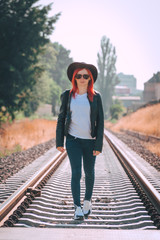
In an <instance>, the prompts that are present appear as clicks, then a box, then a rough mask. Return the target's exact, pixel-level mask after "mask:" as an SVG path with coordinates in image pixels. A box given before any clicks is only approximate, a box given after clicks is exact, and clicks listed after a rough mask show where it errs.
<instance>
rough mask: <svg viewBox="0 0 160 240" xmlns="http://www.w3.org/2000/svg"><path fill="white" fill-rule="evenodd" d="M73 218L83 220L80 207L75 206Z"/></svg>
mask: <svg viewBox="0 0 160 240" xmlns="http://www.w3.org/2000/svg"><path fill="white" fill-rule="evenodd" d="M74 219H75V220H83V219H84V214H83V212H82V208H81V207H78V206H75V213H74Z"/></svg>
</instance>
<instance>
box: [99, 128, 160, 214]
mask: <svg viewBox="0 0 160 240" xmlns="http://www.w3.org/2000/svg"><path fill="white" fill-rule="evenodd" d="M104 135H105V138H106V140H107V141H108V143H109V145H110V146H111V148H112V149H113V151H114V152H115V154H116V155H117V157H118V158H119V160H120V161H121V163H122V164H123V165H127V166H128V167H129V169H130V170H131V171H132V173H133V174H134V176H135V177H136V178H137V180H138V182H139V183H140V185H141V186H142V188H143V189H144V191H145V193H146V194H147V196H148V198H149V199H150V201H151V202H152V204H153V205H154V207H155V208H156V210H157V211H158V213H159V214H160V194H159V192H158V191H157V190H156V189H155V188H154V187H153V185H152V184H151V183H150V182H149V181H148V180H147V178H146V177H145V176H144V175H143V174H142V173H141V172H140V171H139V169H138V168H137V167H136V166H135V164H134V163H133V162H132V161H131V160H130V158H129V156H128V155H129V154H130V153H128V152H127V153H126V151H125V150H124V149H122V147H120V146H119V144H118V143H117V142H116V141H115V140H114V139H113V138H111V135H110V134H109V132H108V131H107V130H104Z"/></svg>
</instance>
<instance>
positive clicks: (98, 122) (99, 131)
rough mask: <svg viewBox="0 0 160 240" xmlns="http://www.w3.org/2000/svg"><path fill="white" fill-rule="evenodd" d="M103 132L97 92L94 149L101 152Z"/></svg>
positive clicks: (102, 116) (100, 101)
mask: <svg viewBox="0 0 160 240" xmlns="http://www.w3.org/2000/svg"><path fill="white" fill-rule="evenodd" d="M103 134H104V114H103V107H102V100H101V95H100V94H98V112H97V120H96V141H95V147H94V150H95V151H99V152H102V147H103Z"/></svg>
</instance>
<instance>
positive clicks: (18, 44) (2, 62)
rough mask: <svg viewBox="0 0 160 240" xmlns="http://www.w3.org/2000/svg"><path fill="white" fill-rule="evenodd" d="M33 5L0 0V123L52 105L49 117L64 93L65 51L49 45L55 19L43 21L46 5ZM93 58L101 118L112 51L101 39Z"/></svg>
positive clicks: (108, 99) (109, 89) (111, 76)
mask: <svg viewBox="0 0 160 240" xmlns="http://www.w3.org/2000/svg"><path fill="white" fill-rule="evenodd" d="M37 2H38V0H25V1H22V0H0V16H1V18H0V46H1V47H0V121H2V120H3V119H6V118H8V119H14V118H15V115H16V113H17V112H18V111H23V112H24V114H25V116H30V115H31V114H32V113H34V112H35V111H36V110H37V108H38V106H39V104H40V103H41V102H42V103H48V104H52V112H53V115H56V114H57V112H56V106H58V105H59V97H60V94H61V92H62V91H64V90H65V89H66V88H70V87H71V85H70V82H69V81H68V79H67V75H66V70H67V67H68V65H69V64H70V63H71V62H73V59H72V58H70V56H69V55H70V50H67V49H65V48H64V47H63V46H62V45H61V44H59V43H58V42H54V43H52V42H50V40H49V36H50V35H51V33H52V32H53V31H54V27H55V24H56V22H57V21H58V19H59V17H60V13H57V14H55V15H54V16H52V17H48V13H49V11H50V10H51V6H52V4H49V5H47V6H44V7H42V6H36V5H35V4H36V3H37ZM100 49H101V50H100V52H99V53H98V54H97V65H98V72H99V76H98V81H97V82H96V85H95V88H96V89H97V90H99V91H100V92H101V95H102V101H103V105H104V112H105V117H106V118H107V117H108V116H109V115H110V106H111V105H112V95H113V93H114V86H115V85H116V84H117V83H118V78H117V74H116V67H115V64H116V58H117V57H116V50H115V47H113V46H112V44H111V43H110V40H109V39H108V38H107V37H106V36H103V37H102V40H101V46H100Z"/></svg>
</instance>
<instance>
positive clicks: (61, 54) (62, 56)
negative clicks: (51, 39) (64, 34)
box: [51, 42, 73, 91]
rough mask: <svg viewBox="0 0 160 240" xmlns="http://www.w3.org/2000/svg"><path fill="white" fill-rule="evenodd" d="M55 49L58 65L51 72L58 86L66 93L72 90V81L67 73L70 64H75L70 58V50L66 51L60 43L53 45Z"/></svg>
mask: <svg viewBox="0 0 160 240" xmlns="http://www.w3.org/2000/svg"><path fill="white" fill-rule="evenodd" d="M53 48H54V49H55V51H56V64H55V67H54V68H52V70H51V76H52V78H53V79H54V81H55V82H56V83H57V85H59V86H60V87H61V89H62V91H64V90H65V89H67V88H70V81H69V80H68V77H67V74H66V72H67V68H68V66H69V64H71V63H72V62H73V59H72V58H70V57H69V54H70V50H67V49H65V48H64V47H63V46H62V45H61V44H59V43H58V42H55V43H53Z"/></svg>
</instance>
